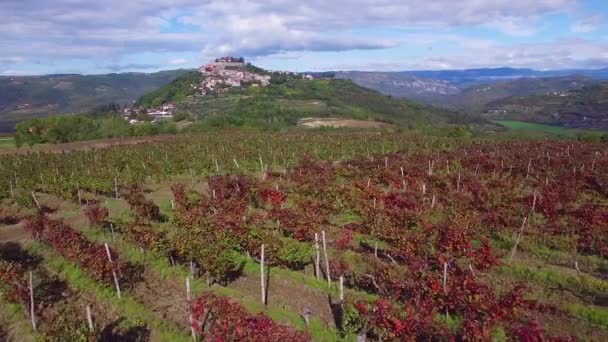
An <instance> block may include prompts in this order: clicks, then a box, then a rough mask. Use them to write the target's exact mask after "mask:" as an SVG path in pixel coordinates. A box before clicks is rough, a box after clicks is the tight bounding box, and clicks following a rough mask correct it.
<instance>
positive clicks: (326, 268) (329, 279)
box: [321, 230, 331, 287]
mask: <svg viewBox="0 0 608 342" xmlns="http://www.w3.org/2000/svg"><path fill="white" fill-rule="evenodd" d="M321 236H322V237H323V257H324V258H325V271H326V272H327V286H329V287H331V275H330V274H329V257H328V255H327V240H326V239H325V231H324V230H323V231H321Z"/></svg>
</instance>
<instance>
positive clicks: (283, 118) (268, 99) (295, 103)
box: [139, 72, 482, 128]
mask: <svg viewBox="0 0 608 342" xmlns="http://www.w3.org/2000/svg"><path fill="white" fill-rule="evenodd" d="M201 77H202V76H201V74H200V73H197V72H191V73H188V74H186V75H183V76H182V77H179V78H177V79H176V80H174V81H173V82H171V83H170V84H169V85H167V86H165V87H162V88H161V89H159V90H156V91H154V92H152V93H150V94H147V95H145V96H143V97H142V98H140V101H139V102H140V103H141V104H142V105H145V106H158V105H160V104H162V103H168V102H171V103H173V104H174V105H176V107H177V108H178V111H181V112H183V113H186V114H187V115H189V116H190V117H192V118H193V119H196V120H200V121H206V122H209V123H211V124H213V125H217V126H224V125H226V126H235V125H236V126H267V127H276V128H280V127H287V126H294V125H296V124H297V123H298V120H299V119H301V118H305V117H317V118H329V117H332V118H336V117H337V118H350V119H358V120H376V121H383V122H389V123H395V124H397V125H399V126H402V127H407V128H417V127H422V126H441V125H445V124H449V123H471V122H481V121H482V120H481V119H479V118H478V117H477V118H475V117H467V116H465V115H463V114H460V113H456V112H454V111H451V110H447V109H440V108H435V107H432V106H428V105H424V104H419V103H415V102H413V101H409V100H404V99H398V98H394V97H391V96H386V95H383V94H381V93H380V92H378V91H375V90H371V89H367V88H364V87H361V86H359V85H356V84H355V83H353V82H351V81H349V80H337V79H315V80H306V79H302V77H296V76H294V77H286V76H284V75H283V76H280V77H276V75H274V76H273V79H272V81H271V84H270V85H269V86H267V87H242V88H231V89H230V91H229V92H227V93H222V94H213V95H206V96H201V95H197V94H196V90H195V89H194V87H192V83H193V82H199V81H200V79H201Z"/></svg>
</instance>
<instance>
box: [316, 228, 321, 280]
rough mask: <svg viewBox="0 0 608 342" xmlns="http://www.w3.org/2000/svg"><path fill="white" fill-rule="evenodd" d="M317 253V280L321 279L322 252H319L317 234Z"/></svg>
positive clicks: (317, 235)
mask: <svg viewBox="0 0 608 342" xmlns="http://www.w3.org/2000/svg"><path fill="white" fill-rule="evenodd" d="M315 252H316V254H317V258H316V259H315V276H316V277H317V280H318V279H320V278H321V251H320V250H319V234H318V233H315Z"/></svg>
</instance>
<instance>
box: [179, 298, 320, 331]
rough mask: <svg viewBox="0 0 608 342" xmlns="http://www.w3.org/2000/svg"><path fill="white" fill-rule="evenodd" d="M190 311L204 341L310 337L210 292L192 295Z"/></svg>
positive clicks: (193, 323)
mask: <svg viewBox="0 0 608 342" xmlns="http://www.w3.org/2000/svg"><path fill="white" fill-rule="evenodd" d="M190 312H191V313H192V326H193V327H194V329H195V330H196V331H197V333H198V334H199V335H201V336H202V337H203V340H206V341H207V340H208V341H252V342H283V341H294V342H300V341H302V342H304V341H311V337H310V336H309V335H308V334H307V333H305V332H303V331H298V330H295V329H293V328H291V327H288V326H284V325H279V324H276V323H275V322H274V321H272V320H271V319H270V318H268V317H266V316H265V315H263V314H258V315H249V314H248V313H247V312H246V311H245V310H244V309H243V307H242V306H241V305H240V304H238V303H236V302H233V301H232V300H230V299H227V298H225V297H218V296H215V295H213V294H210V293H206V294H203V295H202V296H200V297H198V298H197V299H195V300H194V301H193V302H192V303H191V305H190Z"/></svg>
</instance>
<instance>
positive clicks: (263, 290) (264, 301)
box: [260, 244, 266, 305]
mask: <svg viewBox="0 0 608 342" xmlns="http://www.w3.org/2000/svg"><path fill="white" fill-rule="evenodd" d="M264 278H265V277H264V245H263V244H262V251H261V253H260V287H261V289H262V304H264V305H266V281H265V279H264Z"/></svg>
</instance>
